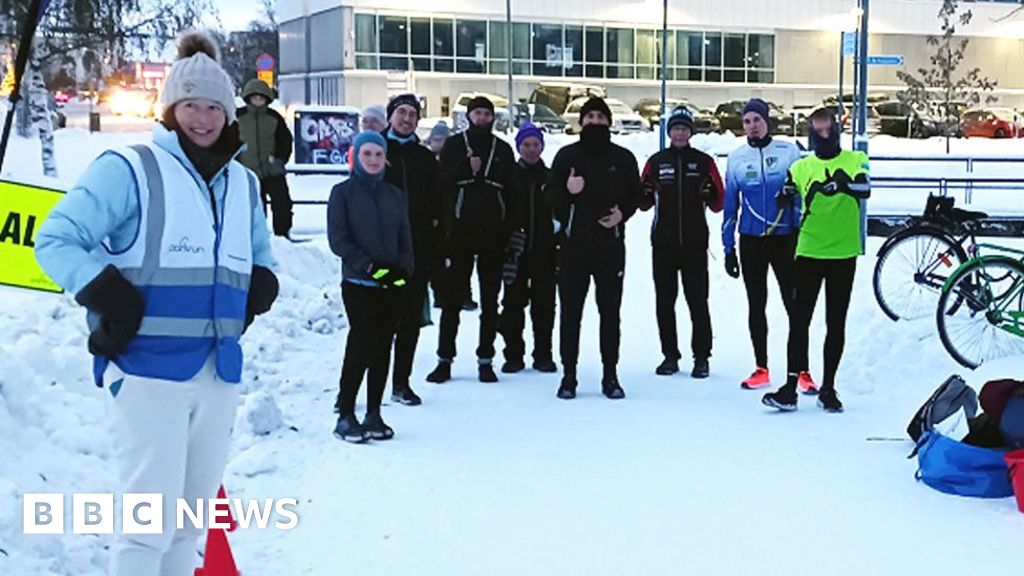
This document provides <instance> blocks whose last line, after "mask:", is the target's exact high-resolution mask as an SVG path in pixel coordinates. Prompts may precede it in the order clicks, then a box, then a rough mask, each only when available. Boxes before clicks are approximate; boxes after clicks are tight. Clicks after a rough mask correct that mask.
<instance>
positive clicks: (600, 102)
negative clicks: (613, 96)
mask: <svg viewBox="0 0 1024 576" xmlns="http://www.w3.org/2000/svg"><path fill="white" fill-rule="evenodd" d="M594 110H597V111H598V112H600V113H601V114H604V117H605V118H607V119H608V123H609V124H611V122H612V110H611V108H609V107H608V104H605V101H604V98H598V97H597V96H592V97H591V98H590V100H587V101H586V102H584V103H583V107H582V108H580V124H583V118H585V117H586V115H587V114H589V113H591V112H593V111H594Z"/></svg>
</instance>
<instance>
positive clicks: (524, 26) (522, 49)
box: [512, 22, 530, 74]
mask: <svg viewBox="0 0 1024 576" xmlns="http://www.w3.org/2000/svg"><path fill="white" fill-rule="evenodd" d="M512 58H514V59H516V60H529V59H530V24H529V23H527V22H513V23H512ZM513 66H514V64H513ZM526 70H527V71H526V72H523V74H529V67H528V66H527V67H526ZM517 74H519V72H517Z"/></svg>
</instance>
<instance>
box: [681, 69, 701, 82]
mask: <svg viewBox="0 0 1024 576" xmlns="http://www.w3.org/2000/svg"><path fill="white" fill-rule="evenodd" d="M701 77H702V74H701V69H700V68H676V80H690V81H694V82H700V81H701Z"/></svg>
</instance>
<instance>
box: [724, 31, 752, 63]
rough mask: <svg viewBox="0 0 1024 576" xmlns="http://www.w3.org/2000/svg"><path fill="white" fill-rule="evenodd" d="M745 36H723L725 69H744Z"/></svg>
mask: <svg viewBox="0 0 1024 576" xmlns="http://www.w3.org/2000/svg"><path fill="white" fill-rule="evenodd" d="M746 44H747V36H746V35H745V34H725V35H724V39H723V45H724V46H725V67H726V68H746V67H747V62H746V56H747V46H746Z"/></svg>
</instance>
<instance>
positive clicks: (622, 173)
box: [544, 142, 640, 248]
mask: <svg viewBox="0 0 1024 576" xmlns="http://www.w3.org/2000/svg"><path fill="white" fill-rule="evenodd" d="M572 170H575V171H576V175H577V176H582V177H583V179H584V188H583V191H582V192H580V193H579V194H577V195H573V194H570V193H569V190H568V188H566V182H567V180H568V179H569V174H570V173H571V171H572ZM544 190H545V192H546V194H547V197H548V202H550V204H551V208H552V210H553V211H554V213H555V219H556V220H558V222H559V223H561V227H562V233H563V234H564V236H565V240H564V241H563V245H565V246H567V247H574V248H605V247H608V246H613V245H615V244H620V243H622V242H623V241H624V240H625V231H626V226H625V224H626V221H627V220H629V218H630V217H631V216H633V214H634V213H635V212H636V209H637V207H638V206H639V203H640V174H639V173H638V171H637V165H636V157H635V156H633V153H632V152H630V151H629V150H627V149H625V148H623V147H621V146H618V145H616V144H613V143H611V142H609V143H607V144H606V145H604V146H603V147H601V148H600V149H593V148H586V147H585V146H584V144H583V143H581V142H576V143H575V144H570V145H568V146H565V147H563V148H562V149H561V150H559V151H558V154H556V155H555V160H554V162H553V163H552V164H551V172H550V174H549V175H548V181H547V185H546V186H545V187H544ZM615 206H618V207H619V210H620V211H621V212H622V222H621V223H619V225H618V226H615V227H614V228H611V229H609V228H605V227H604V226H602V225H601V224H600V222H599V220H601V219H602V218H603V217H605V216H606V215H607V214H608V212H609V211H611V209H612V208H613V207H615Z"/></svg>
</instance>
